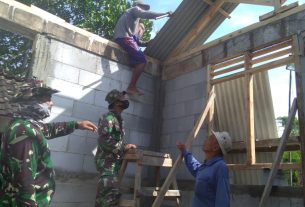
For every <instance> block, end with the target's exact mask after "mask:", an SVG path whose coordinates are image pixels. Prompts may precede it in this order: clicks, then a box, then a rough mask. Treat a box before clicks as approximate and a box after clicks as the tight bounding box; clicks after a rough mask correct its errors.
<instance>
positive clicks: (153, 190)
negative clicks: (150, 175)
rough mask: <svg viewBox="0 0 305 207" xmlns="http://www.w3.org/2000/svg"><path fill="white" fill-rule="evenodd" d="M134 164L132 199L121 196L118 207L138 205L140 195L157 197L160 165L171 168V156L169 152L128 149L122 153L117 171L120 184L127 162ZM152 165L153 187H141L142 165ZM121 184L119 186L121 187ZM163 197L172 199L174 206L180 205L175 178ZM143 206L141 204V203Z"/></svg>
mask: <svg viewBox="0 0 305 207" xmlns="http://www.w3.org/2000/svg"><path fill="white" fill-rule="evenodd" d="M129 162H131V163H135V164H136V171H135V179H134V180H135V181H134V188H133V200H127V199H124V198H122V199H121V200H120V204H119V206H120V207H139V206H140V198H141V196H151V197H157V196H158V194H159V189H160V170H161V167H167V168H171V167H172V166H173V161H172V158H171V157H170V154H165V153H160V152H153V151H144V150H139V149H132V150H129V151H128V153H126V154H125V155H124V158H123V163H122V167H121V169H120V171H119V183H120V184H122V179H123V177H124V173H125V170H126V168H127V165H128V163H129ZM144 166H153V167H155V168H156V184H155V186H154V187H142V185H141V181H142V167H144ZM122 188H123V186H121V189H122ZM165 197H167V198H169V199H174V201H175V202H176V206H181V202H180V197H181V194H180V191H179V190H178V185H177V180H176V178H175V179H173V182H172V189H170V190H167V192H166V193H165ZM142 206H143V205H142Z"/></svg>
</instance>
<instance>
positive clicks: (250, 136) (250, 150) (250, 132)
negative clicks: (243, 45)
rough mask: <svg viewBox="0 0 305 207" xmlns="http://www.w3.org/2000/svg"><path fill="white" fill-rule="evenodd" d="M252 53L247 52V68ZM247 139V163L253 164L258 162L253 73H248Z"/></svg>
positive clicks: (249, 65)
mask: <svg viewBox="0 0 305 207" xmlns="http://www.w3.org/2000/svg"><path fill="white" fill-rule="evenodd" d="M251 68H252V65H251V54H250V53H249V52H247V53H246V54H245V70H246V71H247V70H250V69H251ZM245 84H246V86H245V88H246V123H247V125H246V130H247V131H246V140H247V164H249V165H253V164H255V163H256V155H255V131H254V98H253V74H252V73H247V74H246V81H245Z"/></svg>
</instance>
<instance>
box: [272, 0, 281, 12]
mask: <svg viewBox="0 0 305 207" xmlns="http://www.w3.org/2000/svg"><path fill="white" fill-rule="evenodd" d="M273 1H274V11H277V10H279V9H280V8H281V6H282V4H281V0H273Z"/></svg>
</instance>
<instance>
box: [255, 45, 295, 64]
mask: <svg viewBox="0 0 305 207" xmlns="http://www.w3.org/2000/svg"><path fill="white" fill-rule="evenodd" d="M291 53H292V49H291V48H288V49H285V50H281V51H278V52H275V53H272V54H270V55H266V56H263V57H260V58H256V59H254V60H251V64H253V65H254V64H257V63H260V62H265V61H268V60H272V59H274V58H277V57H281V56H284V55H289V54H291Z"/></svg>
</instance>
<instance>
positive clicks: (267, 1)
mask: <svg viewBox="0 0 305 207" xmlns="http://www.w3.org/2000/svg"><path fill="white" fill-rule="evenodd" d="M225 2H229V3H239V4H240V3H245V4H258V5H263V6H274V2H275V1H274V0H225Z"/></svg>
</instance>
